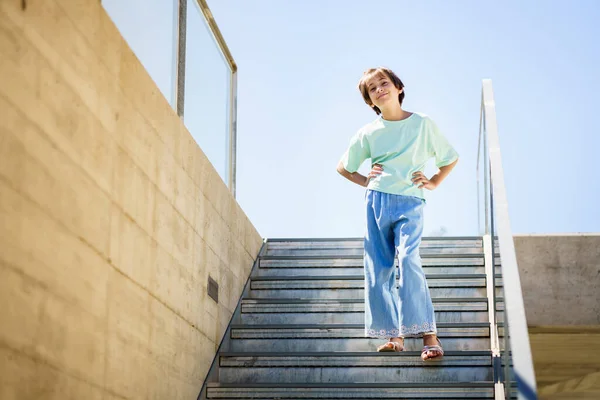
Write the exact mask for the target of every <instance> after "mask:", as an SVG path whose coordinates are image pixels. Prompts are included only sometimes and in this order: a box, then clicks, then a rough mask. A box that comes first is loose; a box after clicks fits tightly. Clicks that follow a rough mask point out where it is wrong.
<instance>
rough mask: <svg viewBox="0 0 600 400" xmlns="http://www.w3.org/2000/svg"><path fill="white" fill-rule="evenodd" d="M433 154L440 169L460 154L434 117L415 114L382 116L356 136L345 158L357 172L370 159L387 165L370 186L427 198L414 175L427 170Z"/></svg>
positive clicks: (344, 161) (385, 190)
mask: <svg viewBox="0 0 600 400" xmlns="http://www.w3.org/2000/svg"><path fill="white" fill-rule="evenodd" d="M432 157H435V164H436V165H437V167H438V168H439V167H443V166H445V165H448V164H451V163H453V162H454V161H455V160H456V159H458V153H457V152H456V150H454V148H453V147H452V146H451V145H450V143H448V141H447V140H446V138H445V137H444V136H443V135H442V134H441V133H440V131H439V129H438V127H437V125H436V124H435V123H434V122H433V120H432V119H431V118H429V117H428V116H427V115H424V114H421V113H413V114H412V115H411V116H410V117H408V118H405V119H403V120H402V121H387V120H385V119H383V118H382V117H379V118H377V119H376V120H375V121H373V122H371V123H370V124H367V125H365V126H364V127H362V128H361V129H360V130H359V131H358V132H357V133H356V134H355V135H354V136H353V137H352V139H351V140H350V146H349V147H348V150H346V152H345V153H344V155H343V156H342V160H341V161H342V164H343V166H344V168H345V169H346V170H347V171H348V172H356V171H357V170H358V168H359V167H360V166H361V164H362V163H363V162H364V161H365V160H366V159H368V158H370V159H371V164H381V165H382V166H383V173H382V174H381V175H379V176H377V177H376V178H372V179H371V181H370V182H369V185H368V186H367V188H368V189H371V190H377V191H379V192H384V193H392V194H400V195H404V196H415V197H420V198H422V199H424V198H425V196H424V193H423V192H424V190H423V189H419V188H418V187H417V185H414V184H413V183H412V174H413V173H414V172H417V171H423V169H424V168H425V164H426V163H427V161H429V160H430V159H431V158H432Z"/></svg>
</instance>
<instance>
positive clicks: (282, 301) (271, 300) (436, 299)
mask: <svg viewBox="0 0 600 400" xmlns="http://www.w3.org/2000/svg"><path fill="white" fill-rule="evenodd" d="M431 301H432V302H434V303H457V302H463V303H487V302H488V300H487V298H485V297H433V298H432V299H431ZM497 301H498V302H500V301H503V299H500V298H498V299H497ZM242 303H263V304H287V303H294V304H305V303H307V304H311V303H316V304H320V303H333V304H336V303H357V304H363V303H364V300H357V299H298V298H293V297H285V298H284V297H278V298H258V299H256V298H244V299H242Z"/></svg>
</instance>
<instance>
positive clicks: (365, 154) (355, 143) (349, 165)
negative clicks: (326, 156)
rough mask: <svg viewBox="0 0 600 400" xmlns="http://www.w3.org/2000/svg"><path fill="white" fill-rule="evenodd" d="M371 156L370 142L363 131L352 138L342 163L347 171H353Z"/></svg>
mask: <svg viewBox="0 0 600 400" xmlns="http://www.w3.org/2000/svg"><path fill="white" fill-rule="evenodd" d="M370 157H371V150H370V148H369V142H368V140H367V139H366V138H365V136H364V135H363V134H361V132H359V133H357V134H356V135H354V136H353V137H352V139H350V146H349V147H348V150H346V152H345V153H344V155H343V156H342V160H341V162H342V165H343V166H344V168H345V169H346V171H348V172H350V173H353V172H356V171H357V170H358V168H360V166H361V164H362V163H363V162H364V161H365V160H366V159H367V158H370Z"/></svg>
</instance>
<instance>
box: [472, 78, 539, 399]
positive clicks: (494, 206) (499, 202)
mask: <svg viewBox="0 0 600 400" xmlns="http://www.w3.org/2000/svg"><path fill="white" fill-rule="evenodd" d="M478 139H479V143H478V149H477V182H478V188H477V194H478V201H479V174H480V170H479V164H480V162H479V161H480V153H481V146H482V144H483V153H482V154H483V163H484V187H485V192H486V193H485V198H484V201H485V219H486V223H485V230H484V235H483V236H484V249H485V247H487V250H488V252H489V253H491V257H486V265H487V263H488V261H491V267H488V268H486V270H487V271H491V276H489V274H488V282H489V281H490V279H491V281H492V282H494V280H493V279H494V275H495V274H494V273H493V271H494V267H495V265H494V258H495V257H494V255H495V254H494V253H495V251H494V247H495V246H494V243H495V240H496V236H497V240H498V242H499V247H500V258H501V259H502V278H503V287H504V337H505V340H506V341H505V343H507V346H506V347H505V349H504V353H505V356H506V358H508V354H509V349H510V353H511V355H512V365H513V368H512V372H513V375H514V379H515V380H516V382H517V396H518V399H520V400H521V399H523V400H534V399H537V388H536V383H535V374H534V370H533V361H532V357H531V347H530V345H529V333H528V329H527V320H526V318H525V306H524V303H523V294H522V293H523V292H522V290H521V279H520V277H519V269H518V266H517V257H516V253H515V246H514V242H513V236H512V231H511V228H510V219H509V214H508V200H507V196H506V187H505V183H504V171H503V168H502V160H501V155H500V140H499V138H498V126H497V121H496V105H495V102H494V92H493V89H492V81H491V79H484V80H483V84H482V96H481V114H480V127H479V138H478ZM478 206H479V204H478ZM478 219H479V215H478ZM496 230H497V233H495V232H496ZM486 243H487V246H485V244H486ZM488 259H491V260H488ZM492 287H495V284H493V285H492ZM492 296H493V303H492V304H493V308H494V312H493V313H490V323H492V324H493V325H495V326H491V330H490V332H491V336H492V339H494V338H493V335H494V332H497V329H498V326H497V323H496V318H495V310H496V296H495V291H492ZM509 332H510V337H511V339H510V345H508V338H509ZM492 342H494V340H492ZM493 356H494V355H493ZM494 358H495V360H494V361H495V363H494V366H495V367H498V366H499V365H500V360H499V358H498V357H497V356H494ZM504 364H505V367H506V371H510V369H509V368H510V367H509V366H510V362H509V360H508V359H506V360H505V363H504ZM499 370H500V368H494V375H495V376H494V381H495V383H496V384H497V386H496V399H500V398H504V396H506V398H510V391H511V376H510V374H508V373H505V374H504V379H503V382H501V381H500V379H501V377H500V376H499V375H500V374H499ZM502 386H503V389H504V390H503V391H502V390H498V387H502Z"/></svg>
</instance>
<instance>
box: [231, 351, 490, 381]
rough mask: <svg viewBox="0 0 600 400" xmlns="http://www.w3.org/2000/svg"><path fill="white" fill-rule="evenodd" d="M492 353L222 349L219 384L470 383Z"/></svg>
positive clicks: (485, 370)
mask: <svg viewBox="0 0 600 400" xmlns="http://www.w3.org/2000/svg"><path fill="white" fill-rule="evenodd" d="M491 366H492V358H491V353H490V352H489V351H488V352H485V351H479V352H465V351H462V352H452V351H448V352H446V353H445V355H444V357H443V358H442V359H441V360H436V361H434V360H432V361H431V362H427V363H424V362H423V361H422V360H421V357H420V353H419V352H402V353H377V352H374V353H357V352H351V353H342V352H320V353H303V354H298V353H278V354H274V353H251V352H244V353H221V354H220V357H219V378H220V382H222V383H246V382H249V383H250V382H261V383H276V382H285V383H322V382H336V383H342V382H347V383H358V382H370V383H387V382H390V383H391V382H456V381H462V382H471V381H482V380H483V381H487V380H491V379H493V376H492V368H491Z"/></svg>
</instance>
